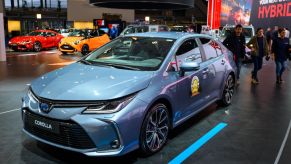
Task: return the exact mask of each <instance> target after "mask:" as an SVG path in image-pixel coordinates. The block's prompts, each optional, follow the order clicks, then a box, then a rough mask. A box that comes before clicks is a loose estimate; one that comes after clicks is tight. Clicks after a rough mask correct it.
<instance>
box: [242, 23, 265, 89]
mask: <svg viewBox="0 0 291 164" xmlns="http://www.w3.org/2000/svg"><path fill="white" fill-rule="evenodd" d="M247 47H248V48H249V49H251V56H252V60H253V63H254V69H253V71H252V83H253V84H258V83H259V80H258V76H257V73H258V71H259V70H260V69H261V68H262V65H263V57H264V56H268V53H269V45H268V41H267V39H266V38H265V36H264V30H263V28H258V29H257V31H256V35H255V36H253V37H252V38H251V40H250V41H249V42H248V43H247Z"/></svg>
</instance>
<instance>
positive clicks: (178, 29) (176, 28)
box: [170, 25, 187, 32]
mask: <svg viewBox="0 0 291 164" xmlns="http://www.w3.org/2000/svg"><path fill="white" fill-rule="evenodd" d="M170 31H173V32H187V26H178V25H177V26H173V27H171V28H170Z"/></svg>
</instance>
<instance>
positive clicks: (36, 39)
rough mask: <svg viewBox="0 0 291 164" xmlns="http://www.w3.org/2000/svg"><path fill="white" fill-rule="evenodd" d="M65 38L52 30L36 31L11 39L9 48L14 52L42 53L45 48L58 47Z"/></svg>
mask: <svg viewBox="0 0 291 164" xmlns="http://www.w3.org/2000/svg"><path fill="white" fill-rule="evenodd" d="M62 38H63V36H62V35H61V34H59V33H56V32H54V31H51V30H36V31H32V32H30V33H29V34H27V35H25V36H17V37H14V38H12V39H10V41H9V43H8V46H9V47H10V48H11V49H13V50H14V51H25V50H32V51H36V52H38V51H40V50H42V49H44V48H51V47H57V46H58V44H59V42H60V41H61V39H62Z"/></svg>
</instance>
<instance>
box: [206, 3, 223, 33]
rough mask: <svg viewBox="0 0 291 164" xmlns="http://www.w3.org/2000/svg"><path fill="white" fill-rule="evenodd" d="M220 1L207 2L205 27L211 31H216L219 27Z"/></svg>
mask: <svg viewBox="0 0 291 164" xmlns="http://www.w3.org/2000/svg"><path fill="white" fill-rule="evenodd" d="M220 11H221V0H208V17H207V25H208V26H209V27H210V28H211V29H218V28H219V26H220Z"/></svg>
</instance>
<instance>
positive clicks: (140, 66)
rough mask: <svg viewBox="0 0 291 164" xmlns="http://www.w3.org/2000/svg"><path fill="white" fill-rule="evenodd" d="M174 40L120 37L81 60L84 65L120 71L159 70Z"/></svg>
mask: <svg viewBox="0 0 291 164" xmlns="http://www.w3.org/2000/svg"><path fill="white" fill-rule="evenodd" d="M174 42H175V40H174V39H167V38H156V37H120V38H117V39H115V40H113V41H112V42H110V43H108V44H106V45H105V46H103V47H101V48H99V49H97V50H96V51H94V52H92V53H91V55H89V56H88V57H86V58H85V59H83V62H84V63H86V64H89V63H90V64H92V65H104V66H110V67H116V68H120V69H131V70H142V71H154V70H157V69H159V67H160V65H161V64H162V63H163V61H164V59H165V57H166V55H167V54H168V52H169V50H170V49H171V47H172V45H173V43H174Z"/></svg>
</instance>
